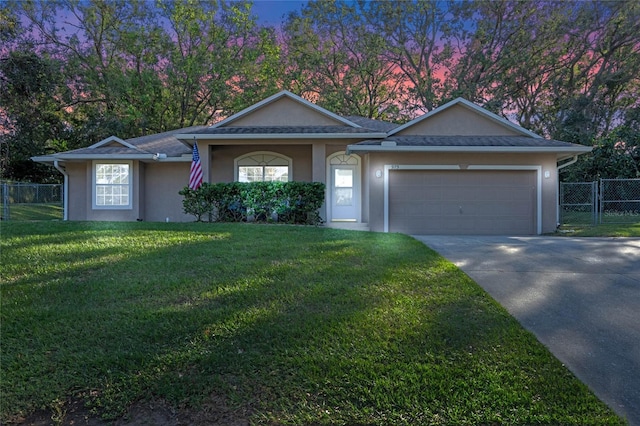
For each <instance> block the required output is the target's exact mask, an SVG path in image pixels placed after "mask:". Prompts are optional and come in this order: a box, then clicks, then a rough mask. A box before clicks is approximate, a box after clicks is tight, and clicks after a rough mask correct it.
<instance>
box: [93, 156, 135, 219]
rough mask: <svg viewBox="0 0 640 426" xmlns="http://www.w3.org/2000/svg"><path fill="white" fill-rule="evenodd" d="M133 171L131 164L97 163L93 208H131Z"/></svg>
mask: <svg viewBox="0 0 640 426" xmlns="http://www.w3.org/2000/svg"><path fill="white" fill-rule="evenodd" d="M131 170H132V164H131V162H125V163H98V162H95V163H94V166H93V179H94V184H93V208H95V209H128V208H131V187H132V179H131Z"/></svg>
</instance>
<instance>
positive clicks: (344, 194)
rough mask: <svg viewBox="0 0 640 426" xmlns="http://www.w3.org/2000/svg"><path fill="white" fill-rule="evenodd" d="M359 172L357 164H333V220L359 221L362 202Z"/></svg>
mask: <svg viewBox="0 0 640 426" xmlns="http://www.w3.org/2000/svg"><path fill="white" fill-rule="evenodd" d="M357 173H358V167H357V166H355V165H347V164H340V165H331V182H332V185H331V220H333V221H337V222H357V220H358V206H359V203H360V200H359V188H358V174H357Z"/></svg>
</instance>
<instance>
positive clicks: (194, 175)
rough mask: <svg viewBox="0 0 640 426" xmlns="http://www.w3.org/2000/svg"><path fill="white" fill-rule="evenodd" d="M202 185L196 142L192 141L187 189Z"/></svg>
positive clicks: (200, 165)
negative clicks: (191, 157) (191, 156)
mask: <svg viewBox="0 0 640 426" xmlns="http://www.w3.org/2000/svg"><path fill="white" fill-rule="evenodd" d="M200 185H202V164H200V154H199V153H198V144H197V143H196V142H194V143H193V159H192V160H191V172H190V173H189V189H198V188H200Z"/></svg>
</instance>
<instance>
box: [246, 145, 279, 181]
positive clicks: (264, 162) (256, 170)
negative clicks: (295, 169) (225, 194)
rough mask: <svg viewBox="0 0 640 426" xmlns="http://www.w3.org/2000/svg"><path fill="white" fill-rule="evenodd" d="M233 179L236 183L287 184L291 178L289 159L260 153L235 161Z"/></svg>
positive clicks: (274, 154)
mask: <svg viewBox="0 0 640 426" xmlns="http://www.w3.org/2000/svg"><path fill="white" fill-rule="evenodd" d="M235 175H236V176H235V179H236V181H238V182H273V181H280V182H288V181H289V180H290V178H291V158H289V157H286V156H284V155H281V154H278V153H275V152H269V151H260V152H252V153H249V154H246V155H243V156H241V157H238V158H236V160H235Z"/></svg>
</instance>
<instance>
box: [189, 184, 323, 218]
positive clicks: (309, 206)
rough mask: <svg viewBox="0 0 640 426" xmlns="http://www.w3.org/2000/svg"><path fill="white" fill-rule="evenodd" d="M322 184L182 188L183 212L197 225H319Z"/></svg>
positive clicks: (208, 185) (224, 185) (218, 185)
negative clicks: (220, 223) (276, 222)
mask: <svg viewBox="0 0 640 426" xmlns="http://www.w3.org/2000/svg"><path fill="white" fill-rule="evenodd" d="M324 192H325V185H324V184H323V183H321V182H251V183H247V182H232V183H213V184H212V183H203V184H202V186H201V187H200V188H198V189H197V190H192V189H189V188H184V189H183V190H181V191H180V195H182V196H183V197H184V199H183V201H182V205H183V209H184V212H185V213H187V214H191V215H193V216H194V217H195V218H196V221H198V222H200V221H202V220H203V218H206V219H207V220H208V221H214V222H243V221H257V222H272V221H278V222H284V223H292V224H318V223H321V222H322V219H321V218H320V215H319V213H318V210H319V209H320V207H322V203H323V202H324Z"/></svg>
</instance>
